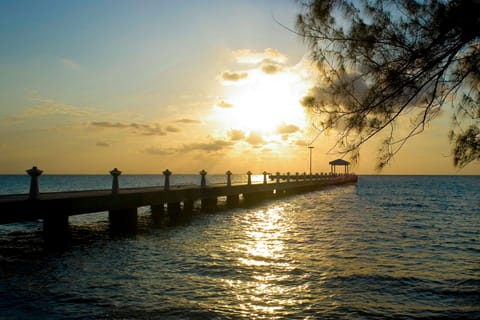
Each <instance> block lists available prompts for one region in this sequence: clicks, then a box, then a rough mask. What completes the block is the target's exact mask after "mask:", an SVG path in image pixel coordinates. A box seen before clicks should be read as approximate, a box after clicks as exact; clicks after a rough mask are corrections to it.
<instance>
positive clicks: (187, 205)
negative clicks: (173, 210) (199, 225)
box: [183, 200, 193, 216]
mask: <svg viewBox="0 0 480 320" xmlns="http://www.w3.org/2000/svg"><path fill="white" fill-rule="evenodd" d="M192 212H193V201H192V200H185V201H183V213H184V214H185V215H186V216H190V215H191V214H192Z"/></svg>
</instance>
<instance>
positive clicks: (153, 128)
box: [91, 121, 166, 136]
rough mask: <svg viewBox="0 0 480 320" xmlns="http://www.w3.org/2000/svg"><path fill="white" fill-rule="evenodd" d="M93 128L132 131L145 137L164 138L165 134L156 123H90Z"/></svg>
mask: <svg viewBox="0 0 480 320" xmlns="http://www.w3.org/2000/svg"><path fill="white" fill-rule="evenodd" d="M91 125H92V126H94V127H100V128H113V129H133V131H135V132H136V133H138V134H142V135H146V136H164V135H166V132H165V131H164V130H163V129H162V127H161V126H160V125H159V124H158V123H149V124H144V123H135V122H132V123H121V122H107V121H94V122H92V123H91Z"/></svg>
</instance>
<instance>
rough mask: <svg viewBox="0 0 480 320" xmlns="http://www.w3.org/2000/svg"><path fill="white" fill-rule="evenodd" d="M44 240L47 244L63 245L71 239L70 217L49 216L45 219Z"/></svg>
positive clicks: (63, 215)
mask: <svg viewBox="0 0 480 320" xmlns="http://www.w3.org/2000/svg"><path fill="white" fill-rule="evenodd" d="M43 238H44V240H45V242H46V243H47V244H49V245H50V244H53V245H63V244H65V240H69V239H70V226H69V224H68V215H67V214H64V213H60V214H47V215H46V216H45V217H43Z"/></svg>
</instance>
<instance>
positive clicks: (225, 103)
mask: <svg viewBox="0 0 480 320" xmlns="http://www.w3.org/2000/svg"><path fill="white" fill-rule="evenodd" d="M217 106H218V107H220V108H232V107H233V104H231V103H228V102H226V101H224V100H222V101H220V102H219V103H218V104H217Z"/></svg>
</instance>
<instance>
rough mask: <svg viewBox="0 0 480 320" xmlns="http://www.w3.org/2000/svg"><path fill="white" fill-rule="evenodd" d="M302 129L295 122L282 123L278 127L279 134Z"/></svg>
mask: <svg viewBox="0 0 480 320" xmlns="http://www.w3.org/2000/svg"><path fill="white" fill-rule="evenodd" d="M298 131H300V128H299V127H297V126H296V125H294V124H285V123H284V124H282V125H280V126H279V127H278V128H277V133H279V134H291V133H295V132H298Z"/></svg>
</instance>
